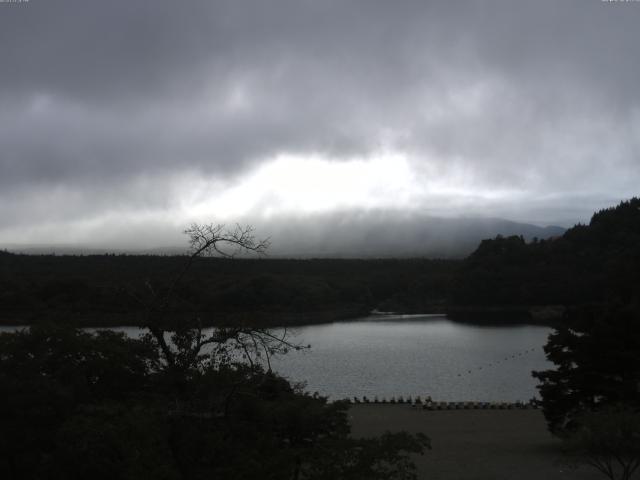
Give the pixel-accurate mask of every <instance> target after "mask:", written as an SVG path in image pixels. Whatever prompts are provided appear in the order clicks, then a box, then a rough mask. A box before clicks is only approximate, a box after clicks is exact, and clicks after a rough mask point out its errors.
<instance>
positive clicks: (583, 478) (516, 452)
mask: <svg viewBox="0 0 640 480" xmlns="http://www.w3.org/2000/svg"><path fill="white" fill-rule="evenodd" d="M350 420H351V424H352V427H353V434H354V435H355V436H361V437H367V436H373V435H379V434H381V433H384V432H385V431H392V432H393V431H399V430H406V431H408V432H423V433H425V434H426V435H427V436H429V437H430V438H431V442H432V446H433V449H432V450H430V451H428V452H426V453H425V455H424V456H418V457H416V459H415V460H416V465H417V466H418V472H419V476H418V478H420V479H425V480H426V479H429V480H440V479H447V480H451V479H453V480H529V479H531V480H534V479H535V480H540V479H544V480H560V479H564V480H573V479H580V480H592V479H593V480H597V479H601V478H603V477H602V475H601V474H599V473H598V472H596V471H595V470H593V469H592V468H590V467H586V466H582V467H580V468H577V469H576V468H572V467H570V466H568V465H567V464H566V462H564V461H563V460H562V454H561V451H560V449H559V446H560V445H559V442H558V441H557V440H556V439H554V438H553V437H551V435H550V434H549V433H548V432H547V429H546V424H545V422H544V418H543V416H542V413H541V412H540V411H539V410H455V411H449V410H442V411H427V410H421V409H415V408H412V407H410V406H408V405H354V406H353V407H352V408H351V410H350Z"/></svg>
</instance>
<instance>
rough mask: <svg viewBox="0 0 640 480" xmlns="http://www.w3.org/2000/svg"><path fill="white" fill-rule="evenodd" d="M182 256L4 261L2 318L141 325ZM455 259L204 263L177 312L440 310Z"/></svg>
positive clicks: (254, 316)
mask: <svg viewBox="0 0 640 480" xmlns="http://www.w3.org/2000/svg"><path fill="white" fill-rule="evenodd" d="M184 262H185V257H184V256H173V257H162V256H134V255H90V256H53V255H42V256H31V255H12V254H4V255H0V314H1V315H2V318H0V321H3V322H5V323H14V324H15V323H16V322H24V323H31V322H32V321H34V320H35V319H39V318H42V317H44V316H47V317H49V318H50V317H51V316H52V315H58V316H60V317H62V318H65V319H66V320H69V319H74V320H76V321H77V322H78V324H82V325H87V324H93V325H112V324H123V322H124V323H125V324H129V325H136V324H138V325H139V324H140V323H141V322H142V321H143V316H144V313H145V312H144V309H143V308H142V307H141V305H140V304H139V302H137V300H136V298H135V295H140V294H142V293H144V292H143V291H144V290H145V285H144V283H145V282H144V280H145V279H147V280H148V281H149V282H150V283H152V284H153V285H154V286H155V288H157V289H158V290H162V289H163V288H165V289H166V288H167V286H168V285H169V284H170V282H171V280H172V279H173V278H174V277H175V275H176V274H177V272H179V271H180V269H181V268H182V267H183V265H184ZM456 265H457V263H456V262H454V261H439V260H424V259H413V260H409V259H406V260H330V259H317V260H313V259H312V260H285V259H269V258H260V259H248V258H237V259H233V260H231V259H225V258H198V259H197V261H196V262H194V264H193V265H192V267H191V269H190V272H189V276H188V278H185V279H184V281H183V282H181V284H180V286H179V288H177V289H176V291H175V292H174V295H173V298H172V304H171V311H172V312H174V313H175V314H176V315H178V316H179V315H184V314H188V313H190V312H193V311H198V312H200V313H201V315H202V318H203V321H204V322H205V323H207V324H213V323H216V322H219V321H221V320H226V321H228V322H231V323H233V322H237V321H238V319H246V318H250V319H251V321H252V322H253V323H256V324H274V323H275V324H277V323H310V322H315V321H323V320H324V321H326V320H334V319H337V318H345V317H354V316H358V315H363V314H366V313H368V312H369V311H370V310H371V309H373V308H378V309H380V310H408V311H424V310H425V309H427V310H429V309H434V308H440V309H442V305H443V303H444V300H445V297H446V295H447V292H448V288H449V287H448V286H449V283H450V281H451V277H452V275H453V272H454V270H455V267H456Z"/></svg>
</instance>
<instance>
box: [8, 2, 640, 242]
mask: <svg viewBox="0 0 640 480" xmlns="http://www.w3.org/2000/svg"><path fill="white" fill-rule="evenodd" d="M639 24H640V4H638V3H634V2H628V3H625V2H602V1H600V0H575V1H571V0H565V1H562V0H554V1H551V0H543V1H535V2H513V1H506V0H496V1H465V2H448V1H441V2H427V1H398V2H388V1H346V2H345V1H322V2H316V1H299V0H297V1H293V0H291V1H255V2H241V1H237V0H235V1H226V2H225V1H204V0H202V1H196V0H193V1H188V2H176V1H166V0H155V1H153V2H149V1H143V0H127V1H109V2H105V1H93V0H58V1H47V2H45V1H43V0H31V1H30V2H28V3H23V4H0V45H2V48H1V49H0V69H1V72H2V76H1V78H2V80H1V82H0V145H1V147H2V148H1V151H0V172H1V175H0V202H1V203H0V240H4V241H8V239H9V237H10V236H12V235H16V232H24V231H26V230H24V229H25V228H26V226H28V225H29V224H33V223H38V222H50V223H52V224H53V226H51V227H50V228H49V227H48V228H49V229H48V230H45V231H46V232H48V233H51V232H53V231H55V228H56V227H55V225H58V226H59V228H61V229H67V231H68V229H72V228H80V227H79V226H83V228H84V227H86V228H88V227H87V225H91V222H94V223H95V222H98V223H99V222H100V218H105V217H109V216H110V215H111V216H113V215H116V216H118V215H122V218H123V220H122V222H120V223H118V222H117V221H114V222H113V223H110V222H111V221H109V222H107V221H105V228H106V225H109V228H112V229H116V230H117V229H125V228H126V227H127V223H126V222H135V221H136V219H138V220H140V221H144V219H145V218H147V217H148V215H162V212H170V211H174V210H175V205H176V204H177V203H179V202H180V201H181V200H180V192H179V191H178V190H179V188H181V186H185V185H187V186H185V188H188V184H187V183H184V182H182V180H180V179H182V178H183V177H184V176H185V175H191V176H194V177H197V178H205V179H211V181H212V182H219V183H218V184H219V185H221V188H222V189H224V186H225V185H228V184H232V183H233V182H239V181H241V179H242V178H243V177H244V176H246V175H248V174H250V173H251V172H252V171H253V170H254V169H255V168H256V167H258V166H259V165H261V164H263V163H264V162H265V161H267V160H269V159H272V158H274V157H276V156H277V155H279V154H290V155H298V156H299V157H300V158H304V157H305V155H309V154H316V155H321V156H324V157H326V158H328V159H331V161H348V160H350V159H352V158H354V157H357V158H368V157H369V156H372V155H375V154H376V153H377V152H380V151H382V150H391V151H395V152H402V153H403V155H405V156H406V158H407V160H408V162H409V163H410V165H411V168H412V171H413V172H414V175H415V179H416V183H417V184H421V183H425V184H427V183H428V182H430V181H433V180H434V179H435V180H441V181H442V182H443V183H444V184H446V185H448V186H454V187H455V186H456V185H462V188H464V189H467V190H469V191H470V193H471V195H470V197H472V198H475V197H474V193H475V192H476V190H477V191H478V192H487V191H488V192H491V191H506V192H512V193H513V196H509V195H507V196H505V197H503V198H502V201H503V205H502V206H501V207H499V208H498V207H495V205H493V204H492V205H493V207H494V208H496V210H495V211H491V212H483V213H488V214H490V215H496V214H502V213H506V214H509V215H511V217H512V218H515V219H519V220H538V221H560V220H566V221H570V220H572V219H579V218H581V216H584V215H586V214H587V212H588V211H589V210H591V209H592V208H597V207H599V206H604V205H606V204H608V203H609V202H612V201H616V200H617V199H619V198H624V197H627V196H629V195H633V194H635V193H637V185H638V184H640V157H639V155H638V154H639V152H640V95H638V85H640V62H638V61H637V60H638V53H637V46H638V41H639V40H640V34H639V33H638V32H639V31H640V30H639V29H638V25H639ZM181 182H182V183H181ZM329 194H330V193H329V192H328V193H327V195H329ZM429 198H430V197H429V192H426V193H425V196H424V204H420V205H416V208H417V209H422V208H424V209H428V208H429V207H430V206H433V205H436V207H435V210H438V209H440V210H442V211H446V212H447V213H454V214H455V213H459V214H460V213H465V211H466V210H465V209H468V208H472V207H470V206H469V205H466V204H464V202H463V203H462V205H461V206H460V211H458V212H456V208H458V207H456V205H459V202H457V201H456V198H455V194H451V198H450V199H449V200H450V202H449V204H448V203H447V199H446V198H445V199H444V200H443V199H442V198H440V199H439V200H438V202H437V204H436V203H434V202H431V201H430V200H429ZM390 203H391V204H390V205H389V206H390V207H394V205H393V199H390ZM447 205H449V208H447ZM484 207H485V205H479V206H478V209H479V211H480V212H481V210H482V208H484ZM172 209H173V210H172ZM436 213H437V212H436ZM472 213H478V212H472ZM145 215H146V216H147V217H145ZM247 215H248V216H249V217H250V216H251V212H248V213H247ZM182 220H183V219H181V218H177V217H174V218H172V219H171V221H172V222H174V223H176V224H179V223H180V222H181V221H182ZM65 222H66V223H65ZM154 222H155V220H154ZM154 224H155V223H154ZM165 226H166V225H165ZM91 231H93V232H100V228H98V227H96V228H95V229H94V230H91ZM41 234H42V233H38V232H37V230H34V231H33V233H28V234H26V233H25V234H24V235H22V236H19V237H20V240H21V241H27V240H30V239H34V237H37V236H38V235H41ZM94 234H95V235H97V234H98V233H94ZM111 234H113V231H112V232H111ZM59 236H60V237H63V236H64V235H63V234H62V233H60V234H59ZM116 237H117V235H116ZM78 238H86V237H83V236H82V235H81V234H78ZM34 240H35V239H34Z"/></svg>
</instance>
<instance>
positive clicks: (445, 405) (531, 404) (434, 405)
mask: <svg viewBox="0 0 640 480" xmlns="http://www.w3.org/2000/svg"><path fill="white" fill-rule="evenodd" d="M349 402H350V403H352V404H370V405H385V404H386V405H389V404H405V405H409V406H412V407H414V408H422V409H423V410H515V409H528V408H538V402H537V401H536V400H535V399H531V400H529V401H528V402H520V401H518V402H434V401H433V400H432V399H431V397H426V398H425V399H424V400H422V398H421V397H419V396H418V397H416V398H415V399H412V398H411V397H410V396H409V397H407V398H403V397H402V396H399V397H398V398H396V397H391V398H390V399H388V400H387V399H386V398H385V397H382V398H381V399H379V398H378V397H374V398H373V399H369V398H367V397H366V396H364V397H362V398H359V397H353V399H349Z"/></svg>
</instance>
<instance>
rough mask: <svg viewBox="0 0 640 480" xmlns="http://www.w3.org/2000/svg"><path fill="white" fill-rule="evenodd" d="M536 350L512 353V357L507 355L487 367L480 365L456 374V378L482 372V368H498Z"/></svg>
mask: <svg viewBox="0 0 640 480" xmlns="http://www.w3.org/2000/svg"><path fill="white" fill-rule="evenodd" d="M536 350H537V348H535V347H534V348H528V349H526V350H522V351H520V352H516V353H514V354H512V355H508V356H506V357H504V358H503V359H501V360H496V361H495V362H493V363H489V364H487V365H480V366H479V367H475V368H472V369H468V370H467V371H466V372H465V373H458V374H457V376H458V377H462V376H463V375H470V374H472V373H473V372H474V371H478V370H482V369H483V368H485V367H486V368H491V367H496V366H498V365H500V364H502V363H503V362H508V361H509V360H515V359H516V358H518V357H522V356H523V355H527V354H529V353H532V352H534V351H536Z"/></svg>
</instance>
